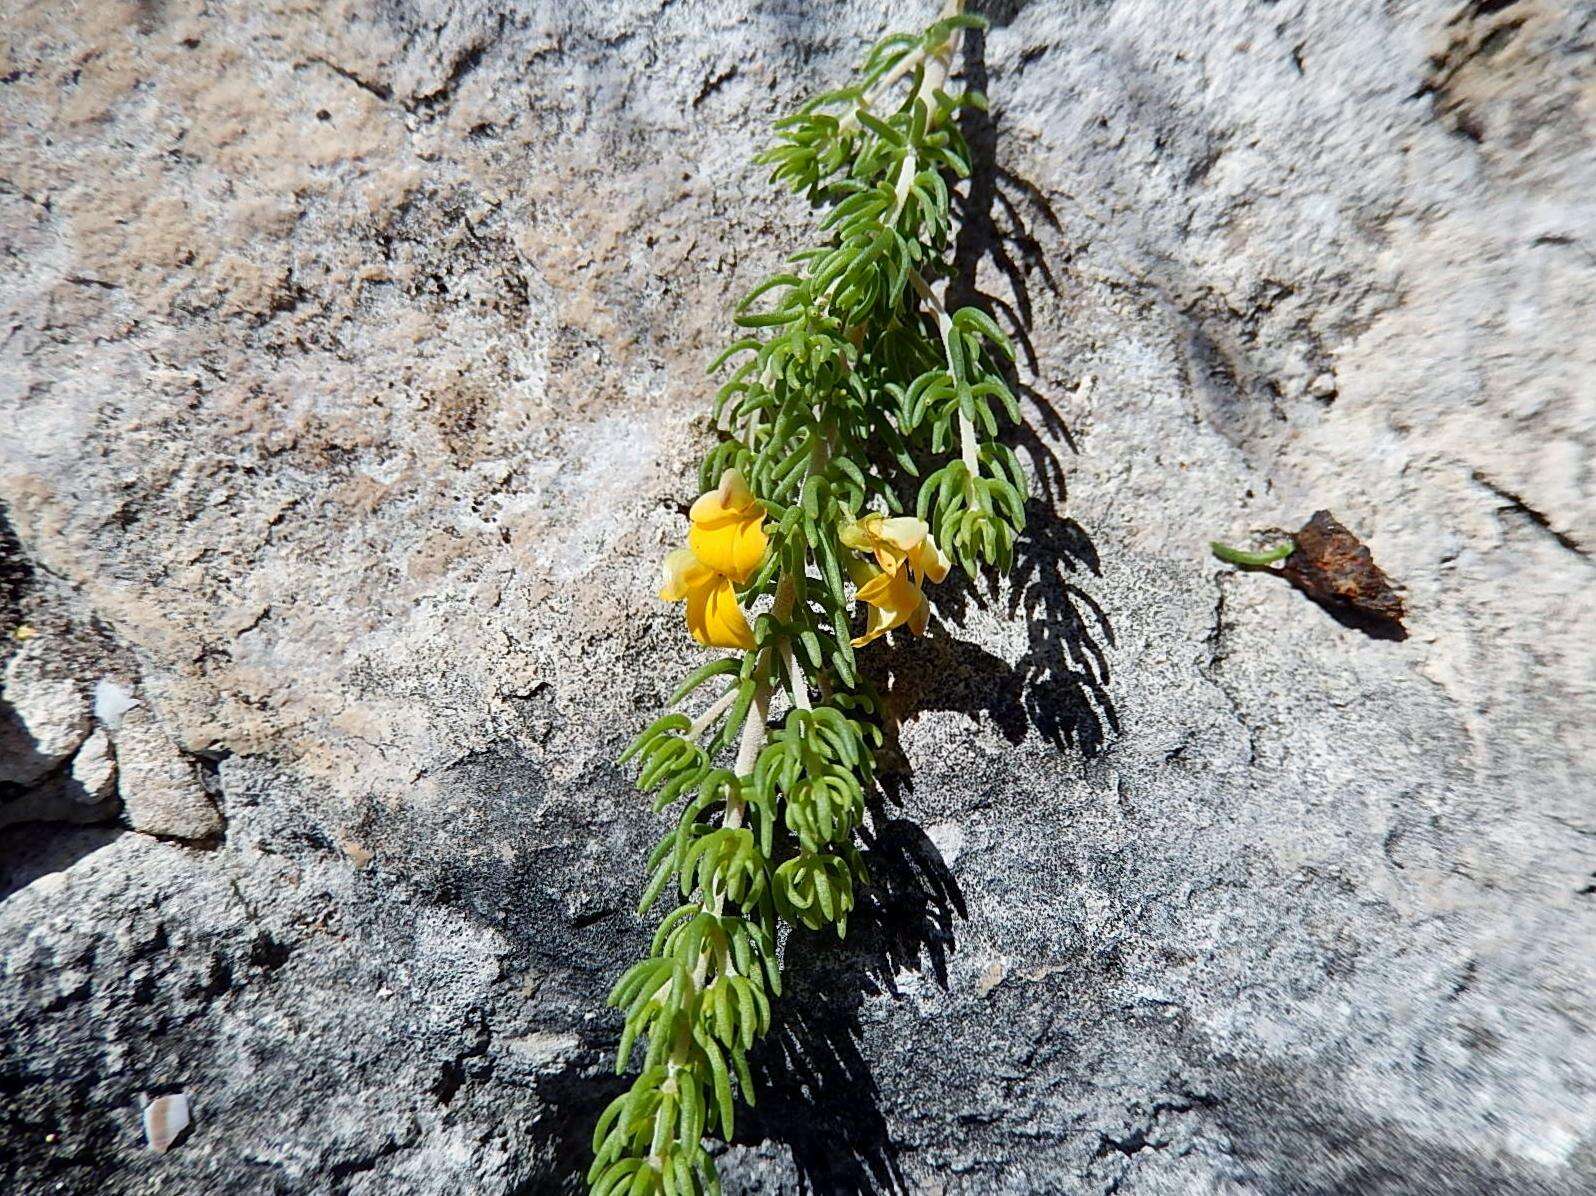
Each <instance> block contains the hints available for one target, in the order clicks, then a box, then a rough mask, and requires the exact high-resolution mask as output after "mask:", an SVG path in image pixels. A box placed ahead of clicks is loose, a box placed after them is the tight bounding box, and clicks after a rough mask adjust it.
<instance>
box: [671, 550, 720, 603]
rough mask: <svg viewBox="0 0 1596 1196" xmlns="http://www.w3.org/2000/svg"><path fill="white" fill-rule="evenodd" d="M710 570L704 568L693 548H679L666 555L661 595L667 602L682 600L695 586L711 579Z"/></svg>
mask: <svg viewBox="0 0 1596 1196" xmlns="http://www.w3.org/2000/svg"><path fill="white" fill-rule="evenodd" d="M709 572H710V571H709V570H708V569H706V568H704V566H703V564H702V563H701V562H700V561H699V559H698V557H696V556H695V555H693V550H692V549H691V548H678V549H676V550H675V551H674V552H671V553H667V554H666V556H665V563H664V567H663V568H662V570H661V573H662V575H663V576H662V578H661V581H660V587H659V596H660V598H661V600H663V601H665V602H680V601H681V600H682V599H683V598H686V597H687V595H688V593H689V592H690V591H691V590H692V589H693V588H694V586H702V585H703V584H704V583H705V582H706V581H708V580H709Z"/></svg>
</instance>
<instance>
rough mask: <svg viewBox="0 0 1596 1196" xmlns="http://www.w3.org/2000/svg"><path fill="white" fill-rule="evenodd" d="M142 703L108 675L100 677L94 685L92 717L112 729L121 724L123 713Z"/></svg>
mask: <svg viewBox="0 0 1596 1196" xmlns="http://www.w3.org/2000/svg"><path fill="white" fill-rule="evenodd" d="M142 705H144V703H143V702H141V701H139V700H138V699H137V698H135V697H134V696H133V695H132V694H130V693H128V691H127V690H125V689H123V688H122V687H121V686H120V685H118V684H117V683H116V682H115V681H112V680H111V679H110V678H109V677H101V678H100V680H99V682H98V683H97V684H96V685H95V687H94V717H95V718H97V719H99V720H100V722H101V723H102V724H103V725H105V726H107V727H109V728H111V730H113V731H114V730H116V729H117V728H118V727H120V726H121V725H122V716H123V715H124V714H126V713H127V712H128V711H129V710H132V709H133V707H135V706H142Z"/></svg>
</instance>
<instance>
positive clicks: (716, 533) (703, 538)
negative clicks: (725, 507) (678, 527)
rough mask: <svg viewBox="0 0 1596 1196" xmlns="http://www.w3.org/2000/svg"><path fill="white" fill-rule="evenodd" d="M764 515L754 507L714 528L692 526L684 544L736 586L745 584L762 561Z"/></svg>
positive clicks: (702, 525) (763, 555) (695, 524)
mask: <svg viewBox="0 0 1596 1196" xmlns="http://www.w3.org/2000/svg"><path fill="white" fill-rule="evenodd" d="M765 541H766V537H765V527H764V515H763V513H762V512H760V511H759V510H758V509H757V508H755V510H754V511H753V512H752V513H751V514H749V515H746V516H738V517H736V518H734V519H730V520H725V521H723V522H720V523H717V524H715V525H713V526H706V525H704V524H701V523H694V524H693V528H692V530H691V531H690V532H688V533H687V543H688V544H689V545H691V546H692V549H693V552H694V553H696V554H697V556H698V559H699V560H700V561H702V562H703V563H704V564H705V565H706V566H707V567H708V568H710V569H713V570H714V571H715V572H716V573H723V574H725V575H726V576H727V577H729V578H731V579H732V580H733V581H734V582H736V583H737V584H738V585H741V584H742V583H744V582H745V581H747V580H748V579H749V578H750V577H752V576H753V575H754V573H755V572H756V571H757V570H758V569H759V566H760V565H761V564H762V563H763V562H764V559H765Z"/></svg>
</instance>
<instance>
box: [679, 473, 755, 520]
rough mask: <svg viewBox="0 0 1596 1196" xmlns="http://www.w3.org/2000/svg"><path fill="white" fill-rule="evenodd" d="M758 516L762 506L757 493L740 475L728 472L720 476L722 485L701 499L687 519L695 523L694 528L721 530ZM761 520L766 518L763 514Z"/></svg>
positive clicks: (705, 493) (700, 497)
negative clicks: (723, 526) (717, 528)
mask: <svg viewBox="0 0 1596 1196" xmlns="http://www.w3.org/2000/svg"><path fill="white" fill-rule="evenodd" d="M755 513H759V504H758V503H757V502H756V501H755V499H754V492H753V491H752V490H750V489H749V488H748V483H747V482H745V481H744V480H743V475H742V474H741V473H739V472H738V471H737V470H735V469H728V470H727V471H726V472H725V473H723V474H721V475H720V485H719V486H716V487H715V489H713V490H707V491H705V492H704V493H703V494H700V495H699V496H698V499H697V501H695V502H694V503H693V505H692V509H691V510H689V511H688V513H687V517H688V518H689V519H691V520H692V521H693V526H694V527H701V526H702V527H718V526H720V525H721V524H723V523H728V522H730V521H732V520H735V519H744V518H748V517H749V516H750V515H752V514H755ZM760 518H763V514H762V513H760Z"/></svg>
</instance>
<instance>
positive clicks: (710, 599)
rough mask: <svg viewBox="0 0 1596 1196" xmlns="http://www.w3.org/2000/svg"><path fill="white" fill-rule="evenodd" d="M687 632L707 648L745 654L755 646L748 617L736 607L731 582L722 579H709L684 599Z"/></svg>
mask: <svg viewBox="0 0 1596 1196" xmlns="http://www.w3.org/2000/svg"><path fill="white" fill-rule="evenodd" d="M687 629H688V630H689V631H691V632H692V633H693V638H694V639H695V640H697V641H698V642H699V643H701V644H704V645H706V646H707V647H711V648H741V649H742V650H743V651H745V652H747V651H750V650H751V649H752V648H753V646H754V633H753V632H752V631H750V630H749V628H748V619H747V616H745V615H744V614H743V608H742V607H740V606H738V605H737V595H736V593H735V592H733V590H732V584H731V582H730V581H728V580H727V579H726V578H724V577H720V576H714V575H712V579H711V580H710V581H709V582H707V583H706V584H704V585H699V586H695V587H693V589H692V591H691V592H690V593H689V594H688V595H687Z"/></svg>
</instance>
